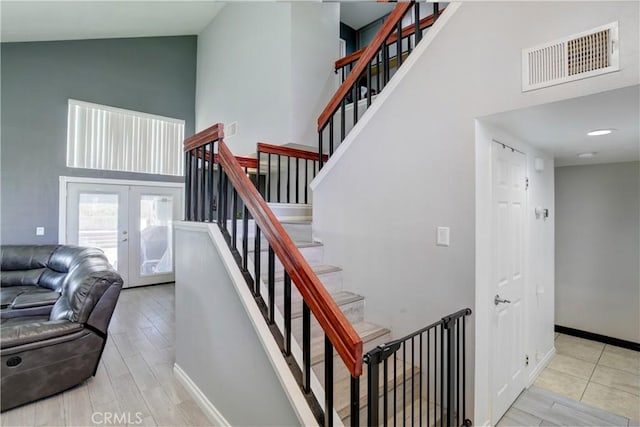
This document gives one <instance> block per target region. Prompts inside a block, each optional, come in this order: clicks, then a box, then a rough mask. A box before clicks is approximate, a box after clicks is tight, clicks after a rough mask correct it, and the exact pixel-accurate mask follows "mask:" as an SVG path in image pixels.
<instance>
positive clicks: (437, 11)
mask: <svg viewBox="0 0 640 427" xmlns="http://www.w3.org/2000/svg"><path fill="white" fill-rule="evenodd" d="M439 17H440V3H438V2H435V3H434V4H433V22H436V20H437V19H438V18H439Z"/></svg>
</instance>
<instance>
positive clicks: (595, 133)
mask: <svg viewBox="0 0 640 427" xmlns="http://www.w3.org/2000/svg"><path fill="white" fill-rule="evenodd" d="M611 132H613V129H596V130H592V131H591V132H589V133H587V135H589V136H601V135H609V134H610V133H611Z"/></svg>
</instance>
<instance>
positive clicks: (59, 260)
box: [1, 245, 106, 292]
mask: <svg viewBox="0 0 640 427" xmlns="http://www.w3.org/2000/svg"><path fill="white" fill-rule="evenodd" d="M87 258H101V259H103V260H105V261H106V257H105V255H104V253H103V252H102V251H101V250H100V249H97V248H88V247H82V246H74V245H6V246H2V260H1V267H2V286H18V285H38V286H41V287H44V288H49V289H51V290H54V291H57V292H59V291H60V290H61V289H62V285H63V283H64V280H65V278H66V276H67V274H68V273H69V272H70V271H71V270H72V269H73V267H74V266H75V265H77V264H78V263H80V262H82V261H83V260H84V259H87Z"/></svg>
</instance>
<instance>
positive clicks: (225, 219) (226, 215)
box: [222, 173, 230, 243]
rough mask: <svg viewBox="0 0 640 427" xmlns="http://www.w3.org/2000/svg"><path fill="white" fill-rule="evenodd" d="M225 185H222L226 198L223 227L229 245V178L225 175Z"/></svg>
mask: <svg viewBox="0 0 640 427" xmlns="http://www.w3.org/2000/svg"><path fill="white" fill-rule="evenodd" d="M223 176H224V183H223V184H222V193H223V197H224V206H223V209H222V227H223V229H224V231H225V239H226V240H227V243H230V242H229V232H228V231H227V218H229V216H228V214H229V177H228V176H227V174H226V173H225V174H224V175H223Z"/></svg>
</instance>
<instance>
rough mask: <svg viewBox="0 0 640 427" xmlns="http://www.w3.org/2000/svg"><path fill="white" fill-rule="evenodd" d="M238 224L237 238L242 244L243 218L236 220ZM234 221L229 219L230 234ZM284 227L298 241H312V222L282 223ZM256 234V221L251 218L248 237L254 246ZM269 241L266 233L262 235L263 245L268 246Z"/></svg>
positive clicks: (228, 228)
mask: <svg viewBox="0 0 640 427" xmlns="http://www.w3.org/2000/svg"><path fill="white" fill-rule="evenodd" d="M236 226H237V227H238V228H237V230H236V239H237V241H238V243H239V244H242V236H243V235H244V230H243V228H242V220H241V219H239V220H238V221H237V222H236ZM232 227H233V226H232V221H231V220H227V230H228V231H229V234H232ZM282 227H284V229H285V231H286V232H287V234H289V237H291V239H292V240H294V241H296V242H311V241H312V239H311V224H310V223H300V224H299V223H287V222H284V223H282ZM255 236H256V227H255V222H254V221H253V220H249V223H248V228H247V238H248V239H249V242H250V243H249V246H250V247H253V241H254V238H255ZM266 245H267V241H266V239H265V238H264V235H261V246H263V247H266Z"/></svg>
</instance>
